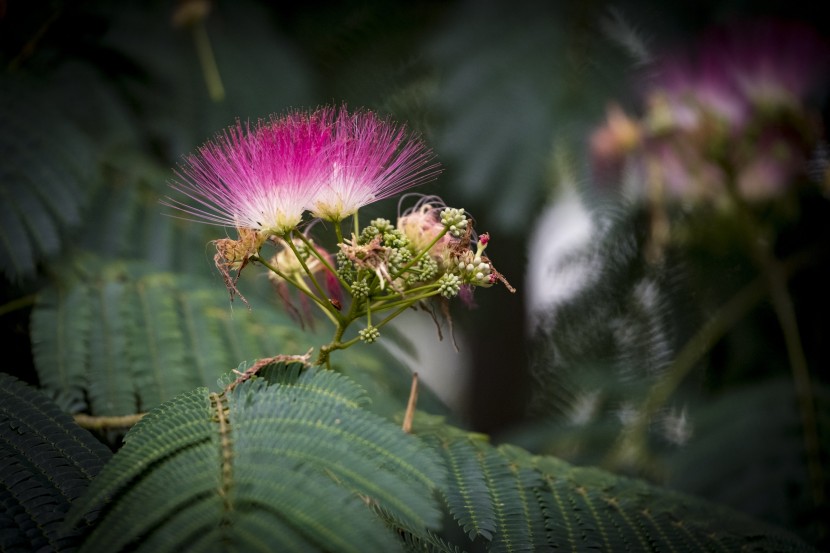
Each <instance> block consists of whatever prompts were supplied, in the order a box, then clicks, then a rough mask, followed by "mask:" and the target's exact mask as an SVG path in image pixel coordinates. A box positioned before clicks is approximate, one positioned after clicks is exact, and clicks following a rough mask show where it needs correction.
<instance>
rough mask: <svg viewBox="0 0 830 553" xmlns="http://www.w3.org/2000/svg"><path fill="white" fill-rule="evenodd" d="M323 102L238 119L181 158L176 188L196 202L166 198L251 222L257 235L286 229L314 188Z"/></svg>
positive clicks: (322, 138)
mask: <svg viewBox="0 0 830 553" xmlns="http://www.w3.org/2000/svg"><path fill="white" fill-rule="evenodd" d="M329 119H330V116H329V112H327V111H326V110H325V109H323V110H318V111H315V112H311V113H304V112H300V111H294V112H290V113H288V114H286V115H283V116H282V117H276V116H272V117H271V119H270V120H268V121H264V120H260V121H259V122H257V123H256V125H254V126H251V125H250V124H246V125H243V124H242V123H241V122H239V121H238V122H237V123H236V125H234V126H232V127H229V128H228V129H226V130H225V131H224V133H221V134H218V135H216V137H214V139H213V140H211V141H208V142H206V143H205V144H204V145H203V146H201V147H200V148H199V149H198V151H197V152H196V153H195V154H191V155H189V156H187V157H186V158H185V159H184V162H183V163H182V164H181V165H180V167H179V170H178V171H177V176H178V178H179V180H178V181H177V182H174V183H173V184H172V187H173V188H174V189H175V190H178V191H179V192H181V193H183V194H185V195H186V196H188V197H189V198H190V199H192V200H193V201H194V202H195V204H196V205H188V204H186V203H183V202H180V201H177V200H173V199H168V201H167V202H166V203H167V205H170V206H171V207H175V208H177V209H179V210H181V211H183V212H184V213H186V214H188V215H190V216H191V217H193V218H194V219H197V220H201V221H203V222H207V223H212V224H217V225H223V226H232V227H236V228H238V229H246V230H254V231H256V232H257V233H258V234H259V236H260V238H261V240H265V239H267V238H268V236H270V235H278V236H282V235H285V234H286V233H287V232H289V231H290V230H292V229H294V228H296V227H297V225H298V224H299V223H300V222H301V220H302V217H303V213H304V211H305V210H306V209H307V206H308V203H309V201H310V200H311V199H313V198H314V197H315V195H316V194H317V192H318V190H319V189H320V188H321V186H322V184H323V182H324V178H325V175H326V173H325V171H324V165H322V164H321V162H320V160H321V157H322V156H323V155H324V152H325V151H326V149H327V148H328V147H329V145H330V143H331V139H332V128H331V125H330V123H329Z"/></svg>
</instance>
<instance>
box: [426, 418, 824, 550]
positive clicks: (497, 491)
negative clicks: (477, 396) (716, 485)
mask: <svg viewBox="0 0 830 553" xmlns="http://www.w3.org/2000/svg"><path fill="white" fill-rule="evenodd" d="M414 428H415V432H416V434H417V435H420V436H422V437H423V438H424V439H425V440H426V441H427V442H428V443H430V444H432V445H433V446H434V447H436V448H437V449H438V450H439V451H440V452H441V454H442V455H443V457H444V462H445V464H446V466H447V467H448V474H449V477H450V481H449V484H448V486H447V487H446V488H445V489H444V496H445V499H446V503H447V507H448V509H449V512H450V514H451V515H452V516H453V517H454V518H455V519H456V521H457V522H458V524H459V526H460V527H461V528H462V529H463V530H464V532H465V533H467V534H468V536H469V537H470V538H471V539H472V540H474V544H475V545H477V546H481V545H484V546H485V547H486V549H487V550H488V551H550V550H565V551H594V550H599V551H632V552H634V551H637V552H640V551H652V552H655V553H657V552H665V551H672V552H677V553H681V552H709V551H722V552H724V553H725V552H728V551H742V550H749V551H770V552H772V551H776V552H781V551H804V552H810V551H814V550H813V549H812V548H811V547H809V546H808V545H806V544H805V543H804V542H802V541H800V539H799V538H798V537H796V536H793V535H790V534H788V533H786V532H785V531H783V530H779V529H777V528H773V527H769V526H766V525H764V524H762V523H759V522H756V521H754V520H752V519H750V518H748V517H746V516H745V515H742V514H739V513H737V512H734V511H731V510H729V509H727V508H724V507H720V506H718V505H715V504H709V503H706V502H704V501H701V500H699V499H696V498H694V497H692V496H687V495H683V494H680V493H677V492H674V491H669V490H666V489H663V488H660V487H657V486H654V485H651V484H648V483H646V482H644V481H641V480H635V479H630V478H625V477H620V476H616V475H614V474H612V473H609V472H605V471H602V470H599V469H594V468H579V467H575V466H573V465H570V464H569V463H566V462H565V461H562V460H560V459H557V458H555V457H546V456H536V455H532V454H530V453H528V452H527V451H525V450H522V449H520V448H518V447H515V446H510V445H503V446H499V447H494V446H492V445H490V444H489V443H487V441H485V440H482V439H479V438H477V437H475V436H465V435H464V434H463V433H461V432H459V431H458V430H457V429H452V428H451V427H446V426H444V427H442V426H441V425H439V424H436V423H435V422H434V421H428V420H427V421H426V422H425V419H424V417H417V418H416V421H415V426H414Z"/></svg>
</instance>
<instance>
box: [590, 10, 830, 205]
mask: <svg viewBox="0 0 830 553" xmlns="http://www.w3.org/2000/svg"><path fill="white" fill-rule="evenodd" d="M655 69H656V75H657V76H656V77H655V79H654V80H653V81H652V83H651V87H650V88H649V89H648V90H647V92H646V95H645V100H646V105H645V113H644V116H643V118H642V120H641V121H633V122H629V123H628V126H630V127H631V128H638V129H639V130H640V135H639V142H634V141H631V142H630V144H633V147H630V148H626V147H624V146H625V145H627V144H629V142H625V141H624V140H623V139H624V138H625V137H626V136H627V134H626V133H622V132H620V130H619V129H624V128H625V127H622V126H620V124H619V123H618V124H617V127H618V129H617V130H616V132H612V131H614V126H613V125H612V124H611V123H612V122H613V121H612V120H611V118H610V117H609V124H608V125H606V126H605V127H603V128H601V129H600V130H599V131H597V132H596V133H595V134H594V135H593V137H592V142H591V146H592V149H591V152H592V158H593V163H594V173H595V177H596V179H597V180H598V181H599V183H603V182H605V181H607V180H609V177H610V178H612V179H613V180H615V181H618V180H619V178H620V177H621V176H622V174H623V171H629V170H631V171H635V172H636V175H637V176H638V177H639V178H641V179H644V181H643V186H642V187H641V188H642V190H641V191H642V192H643V193H646V190H647V189H651V190H656V189H658V188H659V189H662V190H663V191H664V192H665V197H666V198H668V199H674V200H679V201H692V202H698V201H705V202H710V203H712V202H713V203H720V202H723V201H726V200H727V198H726V196H727V195H728V194H727V191H728V190H730V189H732V188H733V187H734V190H737V192H738V193H739V194H740V195H741V197H743V198H744V199H745V200H747V201H766V200H771V199H774V198H776V197H778V196H780V195H781V194H783V193H784V192H785V191H786V190H787V189H788V188H789V187H791V186H793V185H794V184H795V183H797V182H798V178H799V177H800V176H803V175H804V174H805V171H806V160H807V159H808V157H809V155H810V153H811V151H812V150H813V149H814V148H815V146H816V143H817V140H818V139H819V137H820V135H821V132H820V131H821V129H820V116H819V114H818V112H817V111H816V110H815V107H814V106H813V105H812V104H811V101H812V100H813V97H812V93H813V92H814V91H817V90H819V89H820V86H821V85H824V84H827V82H826V79H827V77H828V74H827V70H828V69H830V48H828V44H827V43H825V42H824V41H823V39H822V38H821V37H820V36H819V35H818V34H817V33H816V32H815V31H813V30H812V29H811V28H810V27H808V26H807V25H805V24H800V23H790V22H784V21H777V20H763V21H754V22H745V23H740V24H733V25H729V26H726V27H720V28H717V29H714V30H712V31H710V32H709V33H707V34H706V35H705V36H704V37H703V39H702V40H701V41H700V42H699V43H697V44H696V45H695V48H694V49H689V50H686V51H683V52H679V53H678V52H674V53H672V54H671V55H668V56H665V57H664V58H663V59H662V61H661V62H659V63H658V65H657V67H656V68H655ZM614 118H615V120H617V121H622V122H626V121H627V118H626V116H625V115H624V114H623V115H620V114H616V115H614ZM643 171H646V172H643ZM653 179H659V180H660V181H661V182H660V183H659V184H660V187H658V188H655V187H649V186H648V185H647V184H646V183H647V182H649V180H653ZM654 184H657V183H654Z"/></svg>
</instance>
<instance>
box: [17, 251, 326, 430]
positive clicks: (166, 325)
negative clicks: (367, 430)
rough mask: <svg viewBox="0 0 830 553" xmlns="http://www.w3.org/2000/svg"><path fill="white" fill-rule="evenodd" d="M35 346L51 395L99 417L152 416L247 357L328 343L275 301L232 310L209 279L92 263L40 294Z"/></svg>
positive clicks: (34, 323)
mask: <svg viewBox="0 0 830 553" xmlns="http://www.w3.org/2000/svg"><path fill="white" fill-rule="evenodd" d="M32 340H33V349H34V356H35V366H36V369H37V371H38V377H39V378H40V382H41V385H42V386H43V388H44V389H45V390H46V391H47V393H49V394H51V395H52V396H53V397H54V398H55V399H56V400H57V401H58V402H59V403H60V404H61V405H62V406H63V407H64V408H66V409H68V410H70V411H71V412H79V411H86V412H89V413H91V414H93V415H99V416H107V415H108V416H116V415H127V414H132V413H137V412H142V411H146V410H149V409H152V408H153V407H155V406H157V405H159V404H160V403H161V402H163V401H166V400H168V399H170V398H172V397H174V396H176V395H177V394H180V393H183V392H185V391H187V390H190V389H193V388H194V387H197V386H207V385H211V384H213V383H214V382H215V381H216V379H217V378H218V377H219V376H220V375H221V374H223V373H225V372H227V371H228V370H229V369H231V368H234V367H237V366H238V365H239V363H240V361H244V360H246V359H247V360H254V359H261V358H265V357H272V356H274V355H277V354H302V353H305V352H306V351H307V350H308V349H309V347H310V346H311V344H313V343H315V342H320V343H322V341H321V340H315V339H314V337H313V336H309V335H305V334H303V332H302V331H300V329H298V328H296V327H295V325H294V324H293V323H292V322H291V321H290V320H289V319H288V317H287V316H285V315H284V314H283V313H282V312H281V311H280V310H279V309H275V308H274V307H273V306H272V305H268V304H265V305H262V306H261V307H260V308H258V309H255V310H253V311H248V310H246V309H245V308H244V306H241V305H240V306H239V307H237V308H232V307H231V306H229V304H228V299H227V294H226V292H225V290H224V288H223V287H222V286H221V285H217V283H216V282H211V281H210V280H208V279H204V280H203V279H199V278H197V277H193V276H187V275H175V274H172V273H159V272H155V271H154V270H153V268H152V267H149V266H148V265H146V264H142V263H129V262H126V263H125V262H114V263H106V262H102V261H100V260H97V259H95V258H92V257H87V258H83V257H82V258H79V259H78V260H77V266H76V267H75V269H74V270H72V271H64V273H63V274H62V279H61V281H59V282H58V283H56V284H55V285H53V286H51V287H48V288H46V289H45V290H44V291H43V292H41V293H40V294H39V297H38V300H37V303H36V306H35V309H34V311H33V313H32Z"/></svg>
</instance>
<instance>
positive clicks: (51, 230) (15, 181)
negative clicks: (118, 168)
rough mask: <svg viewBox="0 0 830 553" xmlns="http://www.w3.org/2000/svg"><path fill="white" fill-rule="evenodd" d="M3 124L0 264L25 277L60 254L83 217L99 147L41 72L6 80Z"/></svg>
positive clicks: (0, 84)
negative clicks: (56, 100) (65, 112)
mask: <svg viewBox="0 0 830 553" xmlns="http://www.w3.org/2000/svg"><path fill="white" fill-rule="evenodd" d="M0 127H2V128H3V133H1V134H0V151H2V152H3V154H2V164H0V270H2V272H3V274H4V276H5V278H6V279H8V280H12V281H19V280H21V279H23V278H26V277H31V276H32V275H33V274H34V272H35V267H36V264H37V263H38V262H39V261H41V260H42V259H44V258H46V257H49V256H53V255H55V254H57V253H58V252H59V251H60V250H61V248H62V247H63V246H64V245H65V243H64V239H65V233H66V231H67V230H68V229H71V228H73V227H74V226H76V225H78V224H79V223H80V221H81V218H82V214H83V211H84V208H85V207H86V205H87V204H88V202H89V198H90V195H91V191H92V190H93V189H94V182H93V181H94V175H95V171H96V164H97V159H96V156H97V153H96V151H95V149H94V144H93V143H92V141H91V140H90V139H89V138H88V137H87V136H86V135H85V134H84V132H83V131H82V129H80V128H79V127H78V126H77V125H76V124H75V123H74V122H73V121H72V120H71V119H66V118H64V117H61V116H60V113H59V112H58V111H57V110H56V106H55V105H54V104H53V103H52V101H51V99H50V98H49V96H48V94H45V91H44V89H43V83H42V82H40V81H38V80H37V79H35V78H31V79H26V78H22V77H19V76H18V77H16V78H15V77H9V76H8V75H4V77H3V79H2V80H0Z"/></svg>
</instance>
